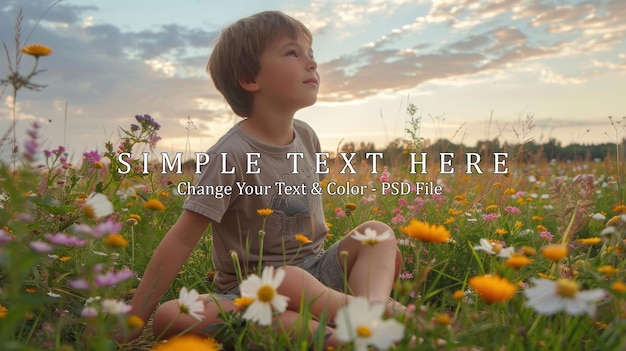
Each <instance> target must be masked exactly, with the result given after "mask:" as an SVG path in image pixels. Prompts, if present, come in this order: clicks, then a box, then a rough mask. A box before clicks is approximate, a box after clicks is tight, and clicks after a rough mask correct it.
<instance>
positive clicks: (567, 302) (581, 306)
mask: <svg viewBox="0 0 626 351" xmlns="http://www.w3.org/2000/svg"><path fill="white" fill-rule="evenodd" d="M530 280H531V282H532V283H533V284H534V287H532V288H527V289H525V290H524V295H525V296H526V298H527V299H528V300H527V301H526V306H528V307H530V308H532V309H534V310H535V311H536V312H537V313H539V314H544V315H552V314H555V313H557V312H559V311H565V312H566V313H568V314H570V315H574V316H578V315H582V314H585V313H586V314H588V315H590V316H591V315H593V314H594V313H595V311H596V305H595V302H596V301H598V300H601V299H602V298H604V297H605V296H606V293H605V291H604V290H603V289H591V290H586V291H580V286H579V285H578V283H576V282H575V281H573V280H570V279H565V278H561V279H558V280H556V281H554V280H550V279H545V278H531V279H530Z"/></svg>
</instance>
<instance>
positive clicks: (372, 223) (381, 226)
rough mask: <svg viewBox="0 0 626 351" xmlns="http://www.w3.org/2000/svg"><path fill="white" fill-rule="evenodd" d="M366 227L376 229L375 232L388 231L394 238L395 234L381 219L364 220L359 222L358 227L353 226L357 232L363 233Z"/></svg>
mask: <svg viewBox="0 0 626 351" xmlns="http://www.w3.org/2000/svg"><path fill="white" fill-rule="evenodd" d="M366 228H370V229H372V230H374V231H376V233H377V234H379V235H380V234H382V233H385V232H390V233H391V235H392V236H393V238H395V236H396V234H395V233H394V231H393V229H392V228H391V227H390V226H389V225H388V224H387V223H385V222H381V221H377V220H375V219H372V220H369V221H365V222H363V223H361V225H359V226H358V227H356V228H355V230H356V231H358V232H359V233H363V231H364V230H365V229H366Z"/></svg>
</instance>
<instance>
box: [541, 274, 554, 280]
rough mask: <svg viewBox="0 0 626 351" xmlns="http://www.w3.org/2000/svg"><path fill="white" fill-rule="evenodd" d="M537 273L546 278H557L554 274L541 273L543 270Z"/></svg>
mask: <svg viewBox="0 0 626 351" xmlns="http://www.w3.org/2000/svg"><path fill="white" fill-rule="evenodd" d="M537 275H538V276H539V277H540V278H546V279H552V280H554V279H556V277H555V276H553V275H549V274H545V273H541V272H539V273H537Z"/></svg>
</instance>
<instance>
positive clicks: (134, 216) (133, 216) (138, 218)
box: [128, 213, 141, 222]
mask: <svg viewBox="0 0 626 351" xmlns="http://www.w3.org/2000/svg"><path fill="white" fill-rule="evenodd" d="M128 217H130V218H133V219H135V220H137V222H141V216H140V215H138V214H134V213H131V214H130V215H128Z"/></svg>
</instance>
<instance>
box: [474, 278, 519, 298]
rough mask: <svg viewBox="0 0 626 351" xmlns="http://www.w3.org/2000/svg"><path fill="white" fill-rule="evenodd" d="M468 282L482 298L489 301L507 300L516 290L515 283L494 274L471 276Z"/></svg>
mask: <svg viewBox="0 0 626 351" xmlns="http://www.w3.org/2000/svg"><path fill="white" fill-rule="evenodd" d="M468 283H469V285H470V286H471V287H472V288H474V290H476V292H477V293H478V295H479V296H480V297H481V298H482V299H483V300H485V301H486V302H489V303H493V302H502V301H507V300H509V299H510V298H512V297H513V295H515V293H516V292H517V287H516V286H515V284H513V283H511V282H510V281H508V280H506V279H504V278H501V277H498V276H494V275H479V276H475V277H471V278H470V279H469V281H468Z"/></svg>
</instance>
